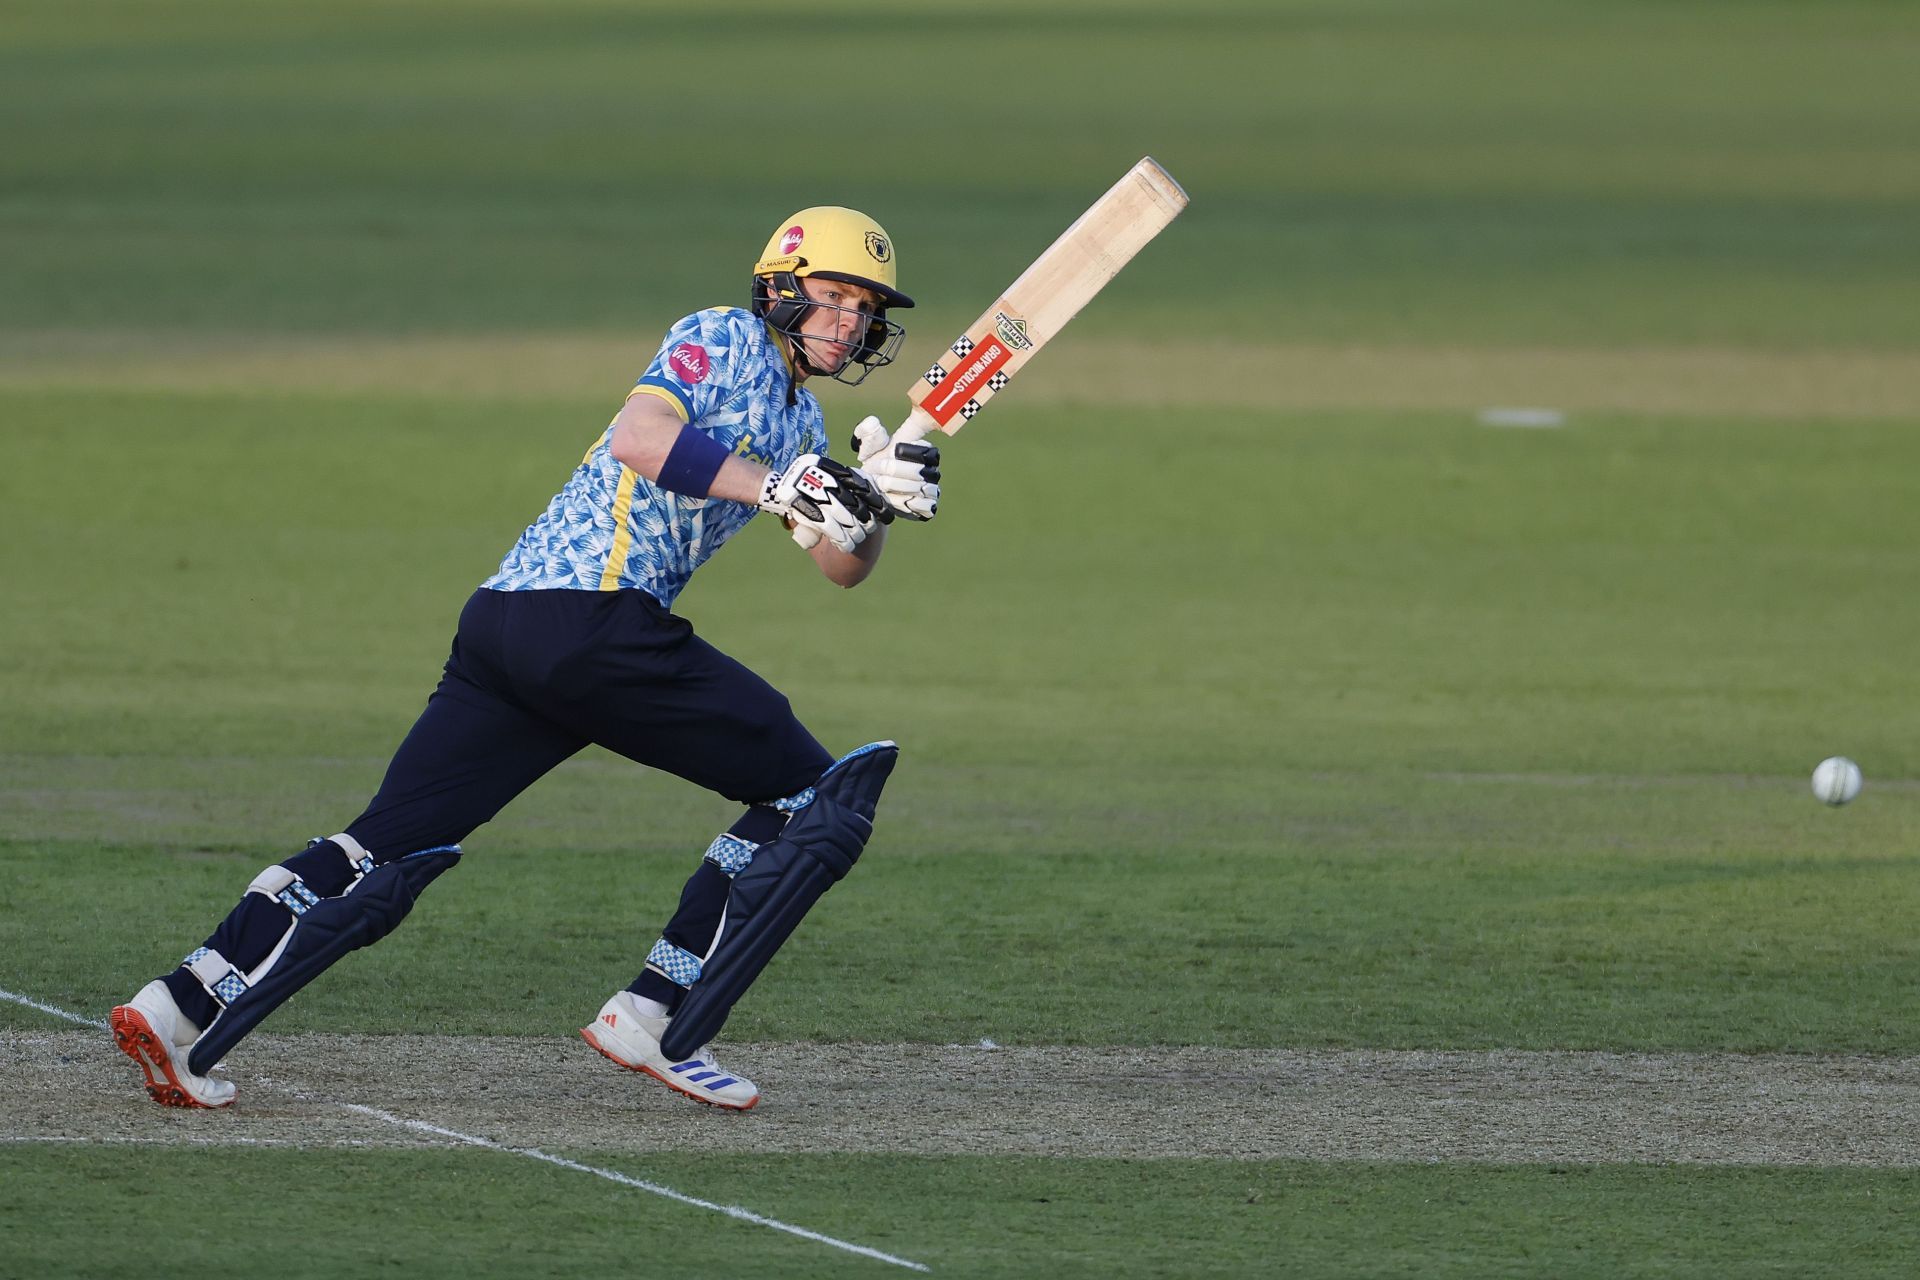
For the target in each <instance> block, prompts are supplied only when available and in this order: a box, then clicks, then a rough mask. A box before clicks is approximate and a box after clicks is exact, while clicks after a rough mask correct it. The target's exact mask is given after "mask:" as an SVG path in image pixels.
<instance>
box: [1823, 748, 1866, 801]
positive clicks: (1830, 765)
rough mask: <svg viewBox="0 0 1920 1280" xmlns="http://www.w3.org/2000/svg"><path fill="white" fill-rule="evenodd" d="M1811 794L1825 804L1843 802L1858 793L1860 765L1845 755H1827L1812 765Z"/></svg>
mask: <svg viewBox="0 0 1920 1280" xmlns="http://www.w3.org/2000/svg"><path fill="white" fill-rule="evenodd" d="M1813 794H1814V795H1816V796H1818V797H1820V799H1821V801H1822V802H1823V803H1825V804H1831V805H1842V804H1845V803H1846V802H1847V801H1849V800H1851V799H1853V798H1854V797H1855V796H1857V795H1859V794H1860V766H1859V765H1857V764H1855V763H1854V762H1853V761H1851V760H1849V759H1847V758H1846V757H1845V756H1828V757H1827V758H1826V759H1825V760H1822V761H1821V762H1820V763H1819V764H1818V765H1817V766H1815V767H1814V770H1813Z"/></svg>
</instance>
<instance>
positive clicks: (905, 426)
mask: <svg viewBox="0 0 1920 1280" xmlns="http://www.w3.org/2000/svg"><path fill="white" fill-rule="evenodd" d="M939 429H940V424H939V423H937V422H935V421H934V420H933V415H932V414H930V413H928V412H927V411H926V410H925V409H922V408H921V407H920V406H919V405H915V406H913V410H912V412H910V413H908V414H907V420H906V421H905V422H903V423H901V424H900V427H899V429H898V430H896V431H895V432H894V433H893V442H894V443H895V444H906V443H907V442H909V441H912V440H924V439H926V438H927V436H928V435H929V434H930V433H931V432H935V431H938V430H939Z"/></svg>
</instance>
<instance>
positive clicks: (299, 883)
mask: <svg viewBox="0 0 1920 1280" xmlns="http://www.w3.org/2000/svg"><path fill="white" fill-rule="evenodd" d="M247 892H248V893H257V894H260V895H261V896H263V897H267V898H272V899H273V900H274V901H275V902H278V903H279V904H280V905H281V906H283V907H285V908H286V909H287V910H288V911H291V912H292V913H293V918H294V919H296V920H298V919H299V918H300V917H301V916H303V915H305V914H307V912H308V911H309V910H310V909H312V908H313V907H314V906H316V905H318V904H319V902H320V895H319V894H317V893H315V892H314V891H313V890H312V889H309V888H308V887H307V882H306V881H305V880H302V879H301V878H300V877H299V876H297V875H295V874H294V873H293V872H291V871H289V870H287V869H286V868H285V867H283V866H281V865H280V864H279V863H277V862H276V863H274V864H273V865H272V866H270V867H268V868H267V869H266V870H265V871H262V872H261V873H260V874H259V875H257V876H255V877H254V878H253V883H252V884H250V885H248V886H247Z"/></svg>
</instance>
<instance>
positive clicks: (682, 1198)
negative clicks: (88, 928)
mask: <svg viewBox="0 0 1920 1280" xmlns="http://www.w3.org/2000/svg"><path fill="white" fill-rule="evenodd" d="M0 999H5V1000H11V1001H13V1002H14V1003H15V1004H23V1005H26V1006H27V1007H28V1008H30V1009H38V1010H39V1011H40V1012H42V1013H49V1014H52V1015H53V1016H54V1017H56V1018H65V1019H66V1020H67V1021H68V1022H77V1023H79V1024H80V1025H81V1026H84V1027H98V1028H100V1030H102V1031H105V1030H106V1029H107V1024H106V1023H104V1022H101V1021H99V1020H98V1019H95V1018H88V1017H83V1016H81V1015H80V1014H77V1013H70V1012H68V1011H67V1010H65V1009H61V1008H57V1007H55V1006H54V1005H50V1004H41V1003H40V1002H39V1001H38V1000H33V999H29V998H28V997H26V996H23V995H19V994H17V993H15V992H12V991H8V990H6V989H5V988H4V987H0ZM262 1083H264V1081H263V1082H262ZM281 1087H282V1088H284V1087H285V1086H281ZM289 1092H293V1091H292V1090H289ZM301 1096H307V1095H301ZM313 1100H314V1101H319V1102H324V1103H326V1105H327V1106H331V1107H339V1108H340V1109H341V1110H343V1111H352V1112H355V1113H356V1114H359V1115H363V1116H372V1117H373V1118H374V1119H376V1120H382V1121H385V1122H386V1123H387V1124H393V1125H399V1126H400V1127H401V1128H402V1129H412V1130H414V1131H415V1132H417V1133H431V1134H434V1135H435V1136H437V1137H442V1138H450V1139H452V1140H453V1141H455V1142H459V1143H464V1144H465V1145H467V1146H471V1147H484V1148H486V1149H487V1150H489V1151H503V1152H505V1153H506V1154H508V1155H510V1156H525V1157H527V1158H528V1159H529V1160H542V1161H545V1162H546V1163H547V1164H551V1165H558V1166H559V1167H560V1168H562V1169H571V1170H573V1171H574V1172H575V1173H590V1174H592V1175H593V1176H594V1177H596V1178H605V1179H606V1180H607V1181H609V1182H617V1183H619V1184H620V1185H621V1186H623V1187H632V1188H634V1189H635V1190H637V1191H645V1192H646V1193H647V1194H649V1195H656V1196H662V1197H665V1198H666V1199H668V1200H673V1201H677V1202H678V1203H680V1204H684V1205H691V1206H692V1207H694V1208H696V1209H710V1210H712V1211H713V1212H715V1213H723V1214H725V1215H726V1216H727V1217H729V1218H735V1219H737V1220H739V1221H741V1222H749V1223H752V1224H753V1225H754V1226H756V1227H768V1228H771V1229H772V1230H774V1231H784V1232H786V1233H787V1234H788V1235H790V1236H799V1237H800V1238H801V1239H802V1240H811V1241H813V1242H814V1243H816V1244H824V1245H830V1246H831V1247H833V1248H835V1249H844V1250H845V1251H846V1252H848V1253H857V1254H859V1255H860V1256H861V1257H863V1258H874V1259H877V1260H878V1261H881V1262H890V1263H892V1264H893V1265H894V1266H896V1267H905V1268H907V1269H908V1270H909V1271H929V1270H931V1268H930V1267H928V1266H927V1265H926V1264H925V1263H920V1262H914V1261H912V1260H910V1259H907V1258H896V1257H894V1256H893V1255H892V1254H890V1253H882V1252H880V1250H878V1249H870V1248H868V1247H867V1246H866V1245H863V1244H854V1243H852V1242H851V1241H847V1240H837V1239H835V1238H834V1237H832V1236H828V1235H822V1234H820V1233H819V1232H817V1231H809V1230H807V1229H806V1228H805V1227H796V1226H794V1225H793V1224H792V1223H788V1222H782V1221H780V1220H779V1219H778V1218H769V1217H766V1216H765V1215H763V1214H758V1213H755V1212H753V1211H752V1210H751V1209H742V1208H740V1207H739V1206H738V1205H725V1204H715V1203H713V1201H711V1200H702V1199H699V1198H698V1197H696V1196H690V1195H687V1194H685V1193H684V1192H680V1191H675V1190H674V1189H673V1188H672V1187H663V1186H661V1185H660V1184H659V1183H657V1182H647V1181H644V1180H642V1179H640V1178H630V1177H628V1176H627V1175H626V1174H624V1173H618V1172H615V1171H614V1170H612V1169H597V1168H595V1167H594V1166H592V1165H590V1164H580V1163H579V1162H578V1161H574V1160H568V1159H565V1158H564V1157H561V1156H555V1155H549V1154H547V1153H546V1152H544V1151H541V1150H540V1149H539V1148H537V1147H507V1146H502V1145H501V1144H499V1143H497V1142H493V1141H490V1140H489V1139H486V1138H476V1137H474V1136H473V1135H472V1134H468V1133H460V1132H458V1131H456V1130H453V1129H443V1128H441V1127H440V1126H439V1125H437V1124H428V1123H427V1122H426V1121H424V1120H408V1119H405V1118H403V1117H401V1116H396V1115H393V1114H391V1113H390V1112H386V1111H381V1110H379V1109H378V1108H377V1107H363V1106H361V1105H360V1104H359V1103H357V1102H333V1101H330V1100H328V1099H313ZM263 1145H264V1144H263Z"/></svg>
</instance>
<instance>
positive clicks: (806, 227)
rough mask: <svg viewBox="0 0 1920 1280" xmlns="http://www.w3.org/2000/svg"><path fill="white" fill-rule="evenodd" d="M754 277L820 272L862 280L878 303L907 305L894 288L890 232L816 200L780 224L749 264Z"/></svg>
mask: <svg viewBox="0 0 1920 1280" xmlns="http://www.w3.org/2000/svg"><path fill="white" fill-rule="evenodd" d="M753 274H754V276H755V277H757V278H763V279H764V278H767V277H772V276H777V275H792V276H798V277H799V278H801V279H803V280H804V279H806V278H807V277H808V276H820V277H822V278H823V279H827V280H844V281H846V282H847V283H849V284H858V285H864V286H866V287H867V288H869V289H871V290H873V291H874V292H875V293H877V294H879V295H880V297H881V299H882V305H883V306H887V307H910V306H912V305H913V299H912V298H909V297H908V296H907V295H906V294H904V293H902V292H900V290H899V289H898V288H897V287H895V286H896V281H897V276H896V274H895V271H894V253H893V237H892V236H889V235H888V234H887V231H886V228H885V227H882V226H881V225H880V224H879V223H877V222H875V221H874V220H873V219H872V218H869V217H868V216H867V215H866V214H864V213H861V212H860V211H859V210H857V209H843V208H841V207H840V206H838V205H830V204H823V205H816V206H815V207H814V208H811V209H802V210H801V211H800V212H798V213H796V214H794V215H793V216H792V217H791V218H788V219H787V220H786V221H785V222H782V223H781V224H780V229H779V230H777V231H775V232H774V233H773V236H772V238H771V239H769V240H768V241H767V247H766V249H765V250H764V251H762V252H761V254H760V261H759V262H758V263H756V264H755V265H754V268H753Z"/></svg>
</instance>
